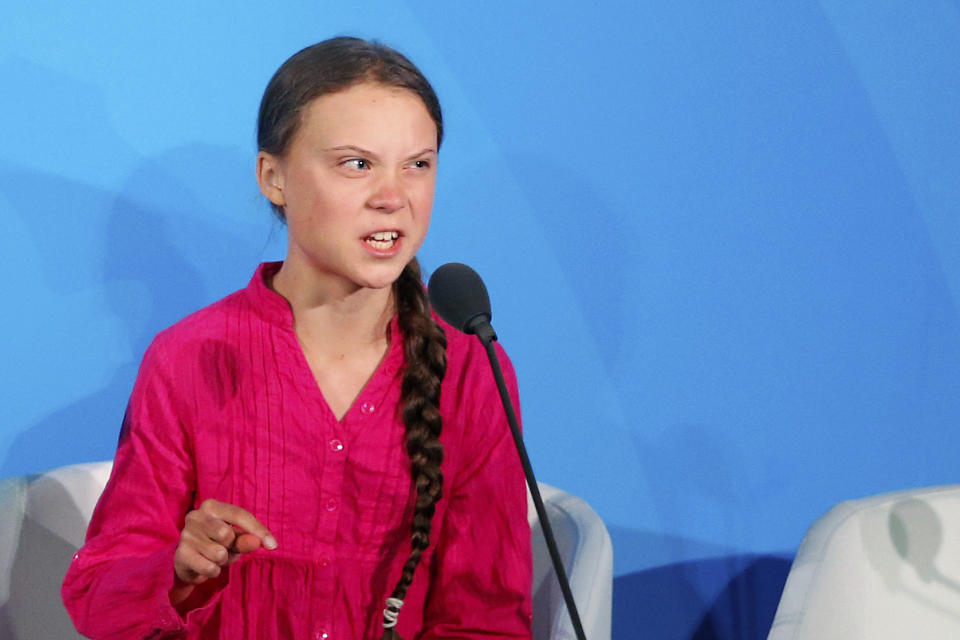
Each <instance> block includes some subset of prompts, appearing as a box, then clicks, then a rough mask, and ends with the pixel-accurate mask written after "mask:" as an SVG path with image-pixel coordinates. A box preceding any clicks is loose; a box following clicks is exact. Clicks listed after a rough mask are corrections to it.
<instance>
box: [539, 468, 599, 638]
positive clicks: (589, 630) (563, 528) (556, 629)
mask: <svg viewBox="0 0 960 640" xmlns="http://www.w3.org/2000/svg"><path fill="white" fill-rule="evenodd" d="M537 485H538V487H539V488H540V496H541V497H542V498H543V503H544V507H545V508H546V511H547V517H548V518H550V526H551V528H552V529H553V535H554V536H555V537H556V538H557V548H558V549H559V551H560V557H561V559H562V560H563V565H564V568H565V569H566V571H567V578H568V580H569V582H570V591H571V592H573V601H574V603H575V604H576V605H577V612H578V613H579V614H580V622H581V624H582V625H583V633H584V635H585V636H586V638H587V640H610V624H611V616H612V610H613V545H612V544H611V543H610V535H609V534H608V533H607V528H606V527H605V526H604V524H603V520H601V519H600V516H598V515H597V514H596V513H595V512H594V511H593V509H591V508H590V506H589V505H588V504H587V503H586V502H584V501H583V500H581V499H580V498H578V497H576V496H573V495H570V494H569V493H565V492H563V491H561V490H560V489H557V488H555V487H551V486H549V485H546V484H543V483H542V482H539V483H537ZM527 503H528V504H527V518H528V519H529V521H530V530H531V536H532V538H531V542H532V545H533V640H560V639H562V640H568V639H569V640H573V639H574V638H576V635H575V634H574V632H573V623H571V622H570V615H569V614H568V613H567V605H566V603H564V600H563V593H562V592H561V590H560V583H559V582H558V581H557V576H556V574H555V572H554V570H553V563H552V562H551V561H550V553H549V551H548V550H547V544H546V542H544V539H543V530H542V529H541V527H540V521H539V519H538V518H537V512H536V509H534V506H533V499H532V498H531V497H530V494H529V491H528V492H527Z"/></svg>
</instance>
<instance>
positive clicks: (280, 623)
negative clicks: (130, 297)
mask: <svg viewBox="0 0 960 640" xmlns="http://www.w3.org/2000/svg"><path fill="white" fill-rule="evenodd" d="M278 268H279V263H268V264H264V265H261V266H260V268H259V269H257V272H256V274H254V277H253V278H252V280H251V281H250V284H249V285H248V286H247V287H246V288H245V289H242V290H240V291H238V292H236V293H234V294H232V295H230V296H228V297H226V298H224V299H223V300H221V301H219V302H217V303H215V304H213V305H211V306H209V307H207V308H205V309H203V310H201V311H199V312H197V313H195V314H193V315H191V316H189V317H187V318H185V319H184V320H182V321H180V322H179V323H177V324H176V325H174V326H173V327H171V328H169V329H167V330H165V331H163V332H161V333H160V334H159V335H158V336H157V337H156V338H155V339H154V341H153V343H152V344H151V345H150V348H149V349H148V350H147V353H146V355H145V356H144V359H143V363H142V364H141V367H140V372H139V374H138V377H137V381H136V384H135V385H134V389H133V393H132V395H131V398H130V404H129V407H128V409H127V414H126V416H125V418H124V423H123V429H122V431H121V435H120V442H119V445H118V448H117V454H116V458H115V464H114V469H113V474H112V476H111V478H110V481H109V483H108V484H107V487H106V489H105V490H104V493H103V496H102V497H101V499H100V502H99V503H98V504H97V508H96V511H95V512H94V514H93V520H92V521H91V523H90V528H89V530H88V532H87V540H86V544H85V545H84V546H83V548H82V549H80V551H79V552H78V553H77V554H76V556H74V560H73V562H72V564H71V566H70V568H69V570H68V572H67V575H66V578H65V580H64V584H63V599H64V603H65V604H66V607H67V610H68V611H69V613H70V615H71V617H72V618H73V621H74V623H75V624H76V626H77V629H78V630H79V631H80V632H81V633H83V634H84V635H87V636H89V637H91V638H97V639H99V638H104V639H107V638H117V639H120V638H124V639H127V638H230V639H231V640H237V639H239V638H250V639H254V638H256V639H257V640H269V639H272V638H278V639H279V638H282V639H284V640H292V639H296V640H330V639H333V640H339V639H343V640H359V639H361V638H370V639H376V638H379V637H380V635H381V633H382V627H381V620H382V615H381V611H382V609H383V607H384V599H385V598H386V597H387V596H388V595H390V592H391V591H392V590H393V587H394V585H395V584H396V582H397V579H398V578H399V575H400V570H401V567H402V566H403V563H404V562H405V561H406V559H407V557H408V555H409V553H410V524H411V521H412V517H413V504H414V493H413V490H412V488H411V481H410V472H409V461H408V458H407V455H406V452H405V449H404V445H403V434H404V427H403V423H402V421H401V420H400V419H399V417H398V415H397V413H398V410H397V407H398V402H399V398H400V373H401V369H402V364H403V348H402V339H401V337H400V332H399V330H398V328H397V324H396V319H394V321H393V326H392V331H391V335H392V342H391V345H390V348H389V351H388V353H387V355H386V357H385V358H384V360H383V361H382V362H381V364H380V365H379V368H378V369H377V371H376V372H375V374H374V375H373V377H372V378H371V379H370V381H369V382H368V383H367V385H366V386H365V387H364V389H363V390H362V391H361V392H360V395H359V396H358V397H357V399H356V401H355V402H354V404H353V406H352V407H351V408H350V409H349V411H348V412H347V413H346V415H345V416H344V417H343V419H342V420H340V421H337V419H336V418H335V417H334V415H333V413H332V412H331V410H330V408H329V407H328V406H327V404H326V402H325V401H324V398H323V396H322V394H321V392H320V389H319V387H318V386H317V384H316V382H315V380H314V378H313V375H312V373H311V372H310V369H309V366H308V364H307V361H306V359H305V358H304V355H303V351H302V350H301V348H300V346H299V344H298V342H297V337H296V335H295V333H294V331H293V316H292V312H291V310H290V307H289V305H288V304H287V302H286V300H284V298H283V297H281V296H280V295H278V294H276V293H274V292H273V291H271V290H270V289H269V288H268V287H267V286H266V284H265V282H264V277H265V276H266V275H269V274H272V273H273V272H275V271H276V269H278ZM444 329H445V330H446V334H447V340H448V342H449V346H448V351H447V354H448V365H447V373H446V377H445V379H444V381H443V387H442V392H441V411H442V414H443V432H442V435H441V440H442V442H443V445H444V448H445V458H444V461H443V475H444V488H443V498H442V499H441V500H440V502H439V503H438V504H437V511H436V514H435V516H434V518H433V532H432V534H431V537H430V547H429V548H428V549H427V551H426V552H425V553H424V556H423V559H422V561H421V563H420V566H419V567H418V568H417V571H416V573H415V576H414V580H413V584H412V586H411V587H410V590H409V592H408V594H407V597H406V599H405V604H404V606H403V609H402V611H401V613H400V618H399V624H398V626H397V629H398V631H399V632H400V635H401V636H402V637H403V638H406V639H407V640H412V639H414V638H423V639H427V638H529V637H530V633H531V631H530V621H531V593H530V589H531V571H532V569H531V551H530V529H529V526H528V524H527V506H526V492H525V486H524V479H523V471H522V470H521V467H520V463H519V458H518V455H517V452H516V450H515V449H514V445H513V442H512V439H511V436H510V431H509V427H508V426H507V422H506V418H505V415H504V411H503V408H502V406H501V404H500V400H499V397H498V395H497V390H496V384H495V382H494V379H493V375H492V373H491V370H490V365H489V363H488V362H487V361H486V354H485V352H484V349H483V347H482V345H480V343H479V341H478V340H477V339H476V338H475V337H473V336H466V335H464V334H462V333H460V332H458V331H456V330H454V329H452V328H450V327H449V326H448V325H444ZM498 353H499V357H500V361H501V365H502V367H503V370H504V375H505V376H506V379H507V384H508V388H509V389H510V390H511V394H512V395H513V400H514V402H517V386H516V378H515V375H514V372H513V368H512V366H511V365H510V361H509V360H508V359H507V357H506V355H505V354H504V353H503V351H502V350H499V347H498ZM206 498H215V499H216V500H220V501H222V502H228V503H231V504H235V505H239V506H241V507H243V508H245V509H247V510H248V511H250V512H251V513H252V514H253V515H254V516H255V517H256V518H257V519H258V520H259V521H260V522H262V523H263V524H264V525H265V526H266V527H267V528H268V529H269V530H270V531H271V533H273V535H274V537H276V539H277V542H278V545H279V547H278V548H277V549H275V550H273V551H268V550H265V549H259V550H257V551H254V552H252V553H250V554H246V555H245V556H242V557H241V558H240V559H239V560H238V561H237V562H235V563H234V564H233V565H231V566H230V567H229V568H227V569H226V570H225V571H223V572H222V573H221V576H220V577H219V578H217V579H215V580H210V581H208V582H206V583H204V584H203V585H202V586H200V587H198V588H197V589H196V590H195V592H194V594H193V595H192V596H191V598H190V600H188V603H190V604H189V605H188V606H192V607H193V608H192V609H190V610H188V611H178V610H177V609H175V608H174V607H173V606H171V604H170V600H169V595H168V592H169V590H170V588H171V586H172V585H173V580H174V572H173V555H174V551H175V549H176V546H177V542H178V541H179V537H180V530H181V528H182V527H183V523H184V516H185V514H186V513H187V512H188V511H189V510H191V509H194V508H197V507H198V505H199V504H200V503H201V502H203V500H205V499H206Z"/></svg>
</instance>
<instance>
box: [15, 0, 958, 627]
mask: <svg viewBox="0 0 960 640" xmlns="http://www.w3.org/2000/svg"><path fill="white" fill-rule="evenodd" d="M83 4H84V6H83V7H80V6H76V7H74V6H72V3H60V2H40V1H35V2H30V3H27V2H18V1H17V0H14V3H13V6H12V7H11V6H9V4H8V5H7V6H5V9H4V16H3V19H2V20H0V87H2V95H3V99H2V100H0V123H2V124H0V142H2V144H0V216H2V221H3V224H2V230H0V250H2V255H3V256H4V260H3V262H2V267H0V268H2V282H3V292H4V295H3V301H2V302H0V304H2V316H3V318H4V322H3V324H4V331H3V332H2V335H0V362H2V363H3V365H2V368H0V406H2V407H3V409H4V411H3V413H4V416H5V417H4V418H3V420H2V421H0V476H8V475H14V474H21V473H26V472H32V471H38V470H42V469H45V468H49V467H54V466H58V465H62V464H67V463H72V462H79V461H87V460H97V459H105V458H109V457H111V455H112V451H113V447H114V445H115V443H116V437H117V433H118V430H119V425H120V418H121V416H122V414H123V408H124V405H125V403H126V398H127V395H128V394H129V391H130V388H131V386H132V382H133V378H134V375H135V373H136V368H137V365H138V363H139V359H140V357H141V356H142V354H143V351H144V349H145V348H146V345H147V344H148V342H149V340H150V339H151V337H152V336H153V335H154V334H155V333H156V332H157V331H158V330H160V329H162V328H164V327H165V326H167V325H169V324H171V323H172V322H174V321H176V320H177V319H178V318H180V317H182V316H184V315H185V314H187V313H189V312H191V311H193V310H195V309H197V308H199V307H201V306H204V305H206V304H208V303H209V302H212V301H213V300H215V299H217V298H219V297H221V296H223V295H225V294H227V293H229V292H230V291H232V290H235V289H237V288H239V287H242V286H243V285H244V284H245V283H246V281H247V280H248V278H249V276H250V274H251V273H252V270H253V268H254V266H255V265H256V264H257V263H258V262H260V261H262V260H267V259H277V258H279V257H281V256H282V255H283V251H284V233H285V232H284V229H283V228H282V227H280V226H279V225H278V224H277V223H276V222H274V221H273V219H272V217H271V215H270V213H269V210H268V208H267V206H266V204H265V202H264V200H263V199H262V197H261V196H260V195H259V192H258V191H257V189H256V185H255V182H254V179H253V160H254V156H255V146H254V143H253V136H254V134H253V129H254V121H255V111H256V107H257V104H258V101H259V98H260V94H261V92H262V90H263V87H264V86H265V84H266V82H267V80H268V78H269V76H270V75H271V73H272V72H273V71H274V69H275V68H276V67H277V66H278V65H279V64H280V63H281V62H282V61H283V60H284V59H285V58H286V57H287V56H288V55H289V54H291V53H292V52H294V51H295V50H297V49H299V48H300V47H302V46H305V45H307V44H310V43H312V42H315V41H317V40H320V39H323V38H326V37H329V36H332V35H337V34H345V33H346V34H356V35H360V36H364V37H375V38H379V39H381V40H383V41H385V42H387V43H388V44H391V45H394V46H396V47H398V48H400V49H401V50H403V51H404V52H406V53H407V54H408V55H409V56H410V57H411V58H412V59H413V60H414V61H416V62H417V63H418V64H419V65H420V66H421V68H422V69H423V70H424V71H425V72H426V74H427V75H428V77H430V78H431V80H432V81H433V83H434V84H435V86H436V88H437V90H438V93H439V94H440V97H441V100H442V102H443V105H444V110H445V116H446V121H447V123H448V124H447V127H448V128H447V131H448V138H447V140H446V142H445V144H444V149H443V152H442V154H441V158H442V159H441V176H440V184H439V191H438V198H437V202H436V208H435V215H434V226H433V228H432V230H431V235H430V237H429V238H428V241H427V244H426V245H425V246H424V249H423V251H422V254H421V258H422V262H423V263H424V266H425V267H426V269H427V270H428V271H429V270H430V269H433V268H435V267H436V266H439V265H440V264H442V263H444V262H447V261H452V260H456V261H462V262H467V263H469V264H472V265H473V266H474V267H475V268H476V269H477V270H478V271H480V273H482V274H483V275H484V278H485V279H486V281H487V283H488V286H489V288H490V292H491V298H492V300H493V304H494V320H495V326H496V327H497V329H498V332H499V334H500V337H501V340H502V342H503V343H504V344H505V346H506V347H507V348H508V350H509V352H510V354H511V356H512V357H513V360H514V363H515V365H516V368H517V371H518V374H519V376H520V381H521V395H522V400H523V405H524V406H523V409H524V418H525V427H526V437H527V442H528V447H529V449H530V453H531V456H532V458H533V460H534V465H535V468H536V470H537V472H538V476H539V477H540V479H542V480H544V481H547V482H549V483H551V484H555V485H558V486H561V487H563V488H565V489H567V490H569V491H571V492H573V493H576V494H579V495H581V496H583V497H584V498H586V499H587V500H588V501H589V502H590V504H591V505H592V506H593V507H594V508H595V509H596V510H597V511H598V512H599V513H600V515H601V516H603V518H604V519H605V521H606V522H607V525H608V527H609V529H610V532H611V534H612V537H613V542H614V549H615V556H616V575H617V578H616V582H615V610H614V618H615V620H614V633H615V637H617V638H619V639H623V640H626V639H627V638H633V637H640V636H642V637H645V638H657V639H659V638H664V639H668V638H671V639H672V638H678V639H680V638H684V639H685V638H760V637H765V635H766V632H767V629H768V627H769V623H770V620H771V618H772V614H773V609H774V607H775V606H776V602H777V599H778V597H779V593H780V588H781V587H782V583H783V579H784V576H785V575H786V571H787V569H788V568H789V560H790V558H791V557H792V554H793V552H794V550H795V548H796V546H797V544H798V543H799V541H800V539H801V537H802V535H803V533H804V531H805V529H806V527H807V526H808V525H809V523H810V522H811V521H812V520H813V519H815V518H816V517H817V516H818V515H819V514H820V513H822V512H823V511H824V510H826V509H827V508H828V507H829V506H830V505H832V504H833V503H835V502H837V501H839V500H841V499H845V498H851V497H858V496H862V495H866V494H871V493H877V492H881V491H886V490H892V489H898V488H905V487H912V486H919V485H928V484H940V483H946V482H951V481H955V480H956V478H957V474H956V469H957V460H958V459H960V430H958V429H957V425H958V422H960V393H958V391H960V316H958V309H957V302H958V295H960V181H958V180H957V176H958V175H960V116H958V114H960V2H958V0H930V1H929V2H909V1H907V0H882V1H878V0H821V1H820V2H815V1H799V2H782V3H769V2H760V1H756V2H736V3H731V2H722V1H719V0H716V1H712V2H711V1H699V2H693V1H690V2H676V3H664V2H609V3H603V4H602V5H601V6H599V7H588V6H587V4H588V3H579V2H577V3H575V2H550V3H545V2H544V3H526V4H523V6H515V4H517V5H519V4H521V3H509V5H508V4H507V3H504V6H503V7H500V8H495V7H490V6H488V3H469V4H468V3H448V4H445V5H444V6H443V7H439V5H436V4H431V3H398V2H368V3H363V4H362V5H358V6H350V7H349V8H345V6H344V5H342V4H341V3H326V2H292V1H286V0H277V1H276V2H273V3H271V4H270V5H269V7H268V6H266V5H264V4H263V3H253V2H244V3H239V2H238V3H228V4H229V8H226V7H227V6H228V5H223V6H224V8H213V7H212V6H211V5H208V4H205V3H195V2H166V3H157V4H155V6H151V5H149V4H147V3H116V2H110V3H104V4H103V5H102V6H97V3H83ZM481 5H482V6H481Z"/></svg>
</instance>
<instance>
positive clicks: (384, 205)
mask: <svg viewBox="0 0 960 640" xmlns="http://www.w3.org/2000/svg"><path fill="white" fill-rule="evenodd" d="M405 201H406V198H405V196H404V193H403V189H402V188H401V187H400V184H399V180H398V179H397V178H394V177H389V176H384V177H383V178H382V179H381V180H379V181H378V182H377V185H376V188H375V189H374V191H373V193H372V194H371V195H370V198H369V200H367V206H369V207H370V208H371V209H376V210H377V211H379V212H381V213H393V212H394V211H397V210H399V209H402V208H403V205H404V202H405Z"/></svg>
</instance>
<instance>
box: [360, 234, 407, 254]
mask: <svg viewBox="0 0 960 640" xmlns="http://www.w3.org/2000/svg"><path fill="white" fill-rule="evenodd" d="M399 237H400V234H399V233H398V232H396V231H377V232H376V233H372V234H370V235H369V236H367V237H366V238H365V239H364V242H366V243H367V244H368V245H370V246H371V247H373V248H374V249H381V250H383V249H389V248H390V247H392V246H393V244H394V243H395V242H396V241H397V238H399Z"/></svg>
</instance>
